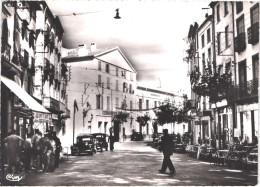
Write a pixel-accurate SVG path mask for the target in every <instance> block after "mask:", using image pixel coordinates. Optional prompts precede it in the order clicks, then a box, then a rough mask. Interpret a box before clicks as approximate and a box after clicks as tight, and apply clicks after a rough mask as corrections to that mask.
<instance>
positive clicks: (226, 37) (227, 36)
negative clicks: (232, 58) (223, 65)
mask: <svg viewBox="0 0 260 187" xmlns="http://www.w3.org/2000/svg"><path fill="white" fill-rule="evenodd" d="M225 45H226V48H228V47H229V31H228V25H227V26H226V27H225Z"/></svg>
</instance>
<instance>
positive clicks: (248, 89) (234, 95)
mask: <svg viewBox="0 0 260 187" xmlns="http://www.w3.org/2000/svg"><path fill="white" fill-rule="evenodd" d="M230 94H231V95H230V98H231V99H232V100H234V101H239V100H245V99H251V98H258V79H253V80H250V81H247V82H246V84H240V85H237V86H235V87H234V88H232V90H231V92H230Z"/></svg>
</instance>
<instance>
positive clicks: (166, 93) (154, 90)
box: [137, 86, 178, 96]
mask: <svg viewBox="0 0 260 187" xmlns="http://www.w3.org/2000/svg"><path fill="white" fill-rule="evenodd" d="M137 89H138V90H143V91H148V92H154V93H158V94H164V95H169V96H178V95H175V94H173V93H170V92H166V91H161V90H156V89H152V88H146V87H142V86H137Z"/></svg>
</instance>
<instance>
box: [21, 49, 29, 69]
mask: <svg viewBox="0 0 260 187" xmlns="http://www.w3.org/2000/svg"><path fill="white" fill-rule="evenodd" d="M21 65H22V66H23V67H25V68H28V66H29V53H28V52H27V51H26V50H25V49H24V50H23V61H22V62H21Z"/></svg>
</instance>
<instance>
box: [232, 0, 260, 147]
mask: <svg viewBox="0 0 260 187" xmlns="http://www.w3.org/2000/svg"><path fill="white" fill-rule="evenodd" d="M233 6H234V12H233V16H234V30H233V31H234V55H235V56H234V58H235V64H234V68H235V71H236V76H235V77H234V82H235V83H236V86H235V88H234V90H232V93H234V95H233V97H232V98H233V102H234V105H235V106H236V108H235V109H236V110H235V112H236V115H235V121H236V123H234V138H236V139H239V138H240V139H241V140H243V141H244V140H247V141H248V142H252V140H253V139H254V137H256V136H258V87H259V82H258V76H259V2H257V1H250V2H249V1H248V2H234V3H233Z"/></svg>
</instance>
